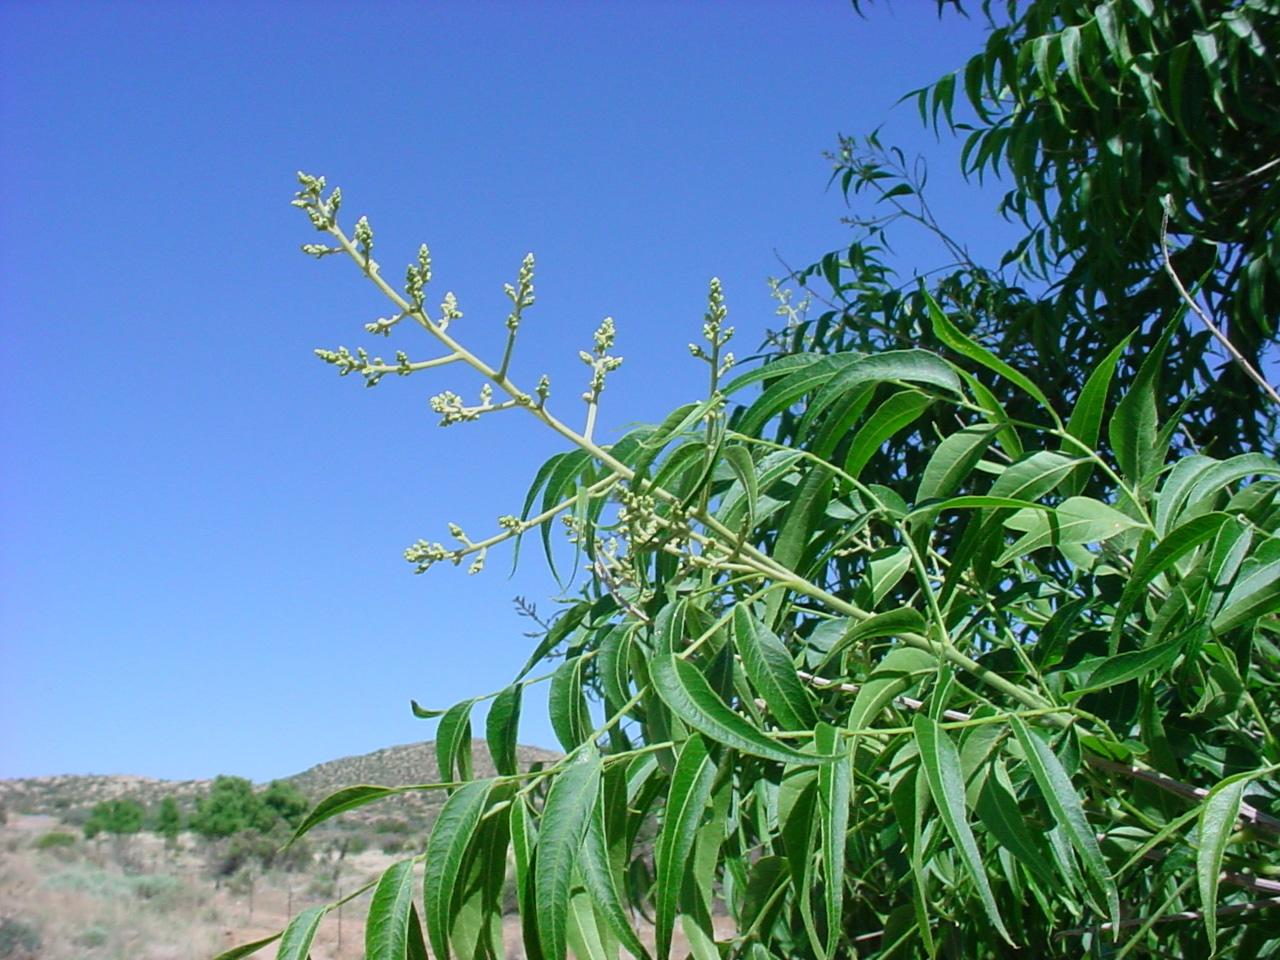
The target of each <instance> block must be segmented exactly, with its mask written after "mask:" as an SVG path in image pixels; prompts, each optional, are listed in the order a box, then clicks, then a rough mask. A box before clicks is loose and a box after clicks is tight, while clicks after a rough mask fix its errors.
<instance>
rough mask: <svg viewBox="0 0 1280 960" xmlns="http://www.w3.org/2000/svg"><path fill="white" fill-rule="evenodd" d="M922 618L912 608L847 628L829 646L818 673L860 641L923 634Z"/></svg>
mask: <svg viewBox="0 0 1280 960" xmlns="http://www.w3.org/2000/svg"><path fill="white" fill-rule="evenodd" d="M924 630H925V622H924V617H922V616H920V612H919V611H918V610H915V609H913V608H912V607H902V608H901V609H898V610H886V611H885V612H884V613H877V614H875V615H874V616H872V617H870V618H868V619H866V620H863V621H862V622H861V623H858V624H855V625H853V626H851V627H849V628H848V629H847V630H846V631H845V633H844V635H843V636H841V637H840V639H839V640H837V641H836V642H835V643H833V644H832V645H831V649H830V650H828V651H827V653H826V655H825V656H824V657H823V658H822V662H821V663H820V664H819V666H818V671H819V672H821V670H822V668H823V667H825V666H826V665H827V664H828V663H830V662H831V661H833V660H834V659H835V658H836V657H837V656H839V655H840V654H841V653H843V652H844V651H845V650H847V649H849V647H851V646H853V645H854V644H856V643H858V642H859V641H862V640H873V639H877V638H879V637H899V636H902V634H904V633H924Z"/></svg>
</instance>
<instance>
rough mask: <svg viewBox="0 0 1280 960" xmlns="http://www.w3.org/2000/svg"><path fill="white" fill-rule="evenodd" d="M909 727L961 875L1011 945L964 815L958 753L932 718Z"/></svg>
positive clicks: (919, 719)
mask: <svg viewBox="0 0 1280 960" xmlns="http://www.w3.org/2000/svg"><path fill="white" fill-rule="evenodd" d="M912 727H913V728H914V729H915V734H916V744H917V746H918V747H919V749H920V763H921V766H923V767H924V773H925V777H926V778H927V779H928V783H929V793H930V795H932V797H933V803H934V805H935V806H936V807H937V808H938V813H939V814H940V815H941V817H942V824H943V826H945V827H946V828H947V833H948V834H950V836H951V842H952V843H954V844H955V845H956V849H957V852H958V853H959V854H960V862H961V863H963V864H964V867H965V871H966V872H967V873H968V874H969V878H970V879H971V880H973V884H974V886H975V887H977V889H978V898H979V899H980V900H981V901H982V906H983V908H984V909H985V910H986V912H987V919H989V920H990V921H991V925H992V926H994V927H995V928H996V930H997V931H998V932H999V934H1000V936H1002V937H1004V939H1005V940H1006V941H1007V942H1008V943H1009V944H1011V945H1013V938H1012V937H1010V936H1009V931H1008V930H1006V929H1005V926H1004V921H1003V920H1002V919H1001V918H1000V911H999V909H998V908H997V907H996V898H995V895H994V894H993V893H992V892H991V883H990V881H988V880H987V870H986V867H984V866H983V864H982V854H981V853H980V852H979V851H978V842H977V840H975V839H974V836H973V830H972V829H971V828H970V827H969V821H968V818H967V816H966V813H965V806H964V776H963V774H962V773H961V772H960V752H959V751H958V750H957V749H956V746H955V744H954V743H952V742H951V738H950V737H948V736H947V733H946V731H945V730H943V729H942V728H941V727H940V726H938V723H937V721H935V720H933V719H932V718H930V717H927V716H925V715H924V714H919V713H918V714H916V716H915V719H914V720H913V722H912Z"/></svg>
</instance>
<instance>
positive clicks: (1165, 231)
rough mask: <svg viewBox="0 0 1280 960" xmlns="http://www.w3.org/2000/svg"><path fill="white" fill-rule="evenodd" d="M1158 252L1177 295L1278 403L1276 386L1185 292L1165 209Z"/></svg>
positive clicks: (1223, 347)
mask: <svg viewBox="0 0 1280 960" xmlns="http://www.w3.org/2000/svg"><path fill="white" fill-rule="evenodd" d="M1160 254H1161V256H1162V257H1163V259H1164V272H1165V273H1167V274H1169V279H1171V280H1172V281H1173V285H1174V287H1176V288H1177V290H1178V296H1180V297H1182V300H1183V302H1184V303H1186V305H1187V306H1188V307H1190V308H1191V310H1192V312H1194V313H1195V315H1196V316H1197V317H1199V318H1200V322H1201V323H1203V324H1204V325H1205V327H1206V328H1208V330H1209V332H1210V333H1211V334H1213V338H1214V339H1215V340H1217V341H1218V343H1220V344H1221V345H1222V349H1224V350H1226V351H1227V354H1228V356H1230V357H1231V359H1232V360H1234V361H1235V363H1236V365H1237V366H1238V367H1239V368H1240V369H1241V370H1243V371H1244V372H1245V374H1246V375H1247V376H1248V377H1249V379H1250V380H1252V381H1253V382H1254V383H1256V384H1257V385H1258V386H1259V387H1261V388H1262V392H1263V393H1265V394H1266V395H1267V397H1268V398H1269V399H1270V400H1271V402H1272V403H1274V404H1277V405H1280V393H1276V388H1275V387H1273V386H1271V384H1270V383H1268V382H1267V380H1266V378H1265V377H1264V376H1263V375H1262V374H1260V373H1259V372H1258V371H1257V369H1255V368H1254V366H1253V364H1252V363H1250V362H1249V360H1248V358H1246V357H1245V355H1244V354H1243V353H1241V352H1240V351H1239V350H1237V349H1236V345H1235V344H1234V343H1232V342H1231V340H1230V338H1228V337H1227V335H1226V334H1225V333H1223V332H1222V331H1221V330H1219V329H1218V327H1217V325H1216V324H1215V323H1214V322H1213V321H1212V320H1210V319H1209V315H1208V314H1207V313H1205V312H1204V310H1202V309H1201V308H1200V304H1198V303H1196V300H1195V297H1193V296H1191V294H1190V293H1188V292H1187V288H1186V287H1185V286H1183V283H1182V279H1181V278H1180V277H1179V276H1178V273H1177V271H1176V270H1174V269H1173V259H1172V258H1171V257H1170V256H1169V211H1168V210H1167V209H1166V210H1165V211H1164V216H1163V217H1162V218H1161V220H1160Z"/></svg>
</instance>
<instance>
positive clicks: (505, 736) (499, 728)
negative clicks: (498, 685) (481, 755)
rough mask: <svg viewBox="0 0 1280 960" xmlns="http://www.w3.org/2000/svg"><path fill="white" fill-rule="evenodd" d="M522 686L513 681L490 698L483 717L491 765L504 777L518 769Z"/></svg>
mask: <svg viewBox="0 0 1280 960" xmlns="http://www.w3.org/2000/svg"><path fill="white" fill-rule="evenodd" d="M523 691H524V686H523V685H522V684H519V683H513V684H512V685H511V686H509V687H507V688H506V689H505V690H503V691H502V692H501V693H500V694H498V695H497V696H496V697H494V698H493V703H492V704H491V705H490V707H489V715H488V716H487V717H486V718H485V725H484V733H485V740H487V741H488V743H489V756H491V757H492V758H493V766H494V769H495V770H497V771H498V773H500V774H502V775H503V776H504V777H509V776H512V775H513V774H515V773H516V772H517V764H516V743H517V739H518V736H519V733H520V698H521V695H522V693H523Z"/></svg>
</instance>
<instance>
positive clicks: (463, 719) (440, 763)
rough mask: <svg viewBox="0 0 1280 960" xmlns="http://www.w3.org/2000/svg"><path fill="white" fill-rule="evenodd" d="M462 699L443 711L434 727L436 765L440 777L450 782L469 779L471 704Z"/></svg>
mask: <svg viewBox="0 0 1280 960" xmlns="http://www.w3.org/2000/svg"><path fill="white" fill-rule="evenodd" d="M474 703H475V700H463V701H462V702H461V703H458V704H454V705H453V706H452V707H450V708H449V709H448V710H446V711H445V714H444V716H443V717H442V718H441V719H440V726H439V727H437V728H436V767H437V769H438V770H439V773H440V779H441V780H443V781H445V782H450V781H452V780H454V779H455V777H454V774H455V771H456V773H457V779H458V780H470V779H471V706H472V704H474Z"/></svg>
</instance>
